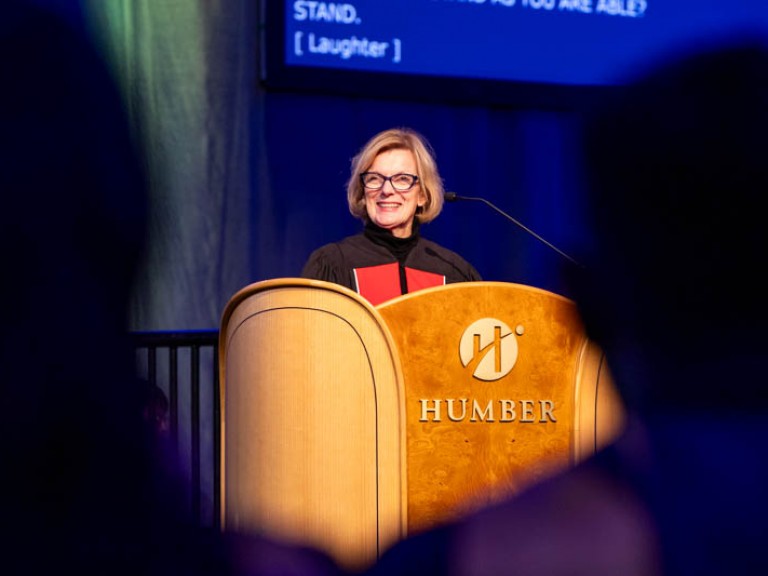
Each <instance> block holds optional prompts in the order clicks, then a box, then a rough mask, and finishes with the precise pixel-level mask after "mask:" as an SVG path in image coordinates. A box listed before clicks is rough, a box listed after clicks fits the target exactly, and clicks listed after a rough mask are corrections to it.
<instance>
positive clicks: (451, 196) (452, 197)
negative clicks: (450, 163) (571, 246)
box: [444, 192, 584, 268]
mask: <svg viewBox="0 0 768 576" xmlns="http://www.w3.org/2000/svg"><path fill="white" fill-rule="evenodd" d="M444 198H445V201H446V202H457V201H459V200H471V201H475V202H482V203H483V204H485V205H486V206H490V207H491V208H493V209H494V210H496V212H498V213H499V214H501V215H502V216H504V218H506V219H507V220H509V221H510V222H512V223H513V224H516V225H517V226H519V227H520V228H522V229H523V230H525V231H526V232H528V234H530V235H531V236H533V237H534V238H536V240H538V241H539V242H543V243H544V244H546V245H547V246H549V247H550V248H551V249H552V250H554V251H555V252H557V253H558V254H560V256H562V257H563V258H565V259H566V260H568V261H569V262H571V263H572V264H575V265H576V266H578V267H579V268H583V267H584V266H582V265H581V264H579V263H578V262H577V261H576V260H574V259H573V258H571V257H570V256H568V254H566V253H565V252H563V251H562V250H560V248H558V247H557V246H555V245H553V244H551V243H549V242H547V241H546V240H545V239H544V238H542V237H541V236H539V235H538V234H536V232H534V231H533V230H531V229H530V228H528V227H527V226H525V225H523V224H522V223H520V222H518V221H517V220H515V219H514V218H512V216H510V215H509V214H507V213H506V212H504V210H502V209H501V208H499V207H498V206H495V205H494V204H492V203H491V202H489V201H488V200H486V199H485V198H479V197H476V196H459V195H458V194H456V192H446V193H445V196H444Z"/></svg>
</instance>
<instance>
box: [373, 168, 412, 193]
mask: <svg viewBox="0 0 768 576" xmlns="http://www.w3.org/2000/svg"><path fill="white" fill-rule="evenodd" d="M387 180H389V183H390V184H391V185H392V188H394V189H395V190H397V191H398V192H407V191H408V190H410V189H411V188H413V187H414V185H415V184H416V182H418V181H419V177H418V176H416V175H414V174H393V175H392V176H384V175H383V174H379V173H378V172H363V173H362V174H360V182H361V183H362V184H363V187H364V188H366V189H368V190H381V189H382V188H384V184H386V182H387Z"/></svg>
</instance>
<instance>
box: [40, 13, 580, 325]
mask: <svg viewBox="0 0 768 576" xmlns="http://www.w3.org/2000/svg"><path fill="white" fill-rule="evenodd" d="M38 1H39V2H45V1H46V0H38ZM47 1H48V2H49V3H51V4H59V3H58V2H56V0H47ZM81 5H82V6H83V10H82V12H83V15H84V20H85V22H86V25H87V26H88V28H89V30H90V31H91V33H92V35H93V37H94V38H95V40H96V41H97V42H98V43H99V45H100V46H101V47H102V49H103V50H104V53H105V55H106V56H107V57H108V58H109V60H110V64H111V66H112V68H113V70H114V73H115V77H116V79H117V81H118V82H119V83H120V85H121V87H122V91H123V93H124V95H125V100H126V108H127V110H128V112H129V113H130V115H131V118H132V121H133V125H134V126H135V129H136V138H137V142H138V143H139V145H140V146H141V147H142V149H143V153H144V156H145V158H146V163H147V166H148V169H149V171H150V176H151V186H152V222H151V227H150V229H151V230H150V238H149V249H148V252H147V258H146V265H145V269H144V273H143V274H142V276H141V278H140V279H139V282H138V284H137V287H136V291H135V298H134V306H133V310H132V314H131V323H132V327H133V328H134V329H136V330H187V329H209V328H218V325H219V320H220V315H221V312H222V311H223V309H224V307H225V305H226V303H227V301H228V300H229V298H230V297H231V296H232V295H233V294H234V293H235V292H236V291H237V290H238V289H240V288H242V287H243V286H245V285H247V284H249V283H251V282H256V281H260V280H265V279H270V278H279V277H289V276H298V275H299V274H300V272H301V267H302V265H303V263H304V260H305V259H306V258H307V256H308V255H309V253H310V252H311V250H312V249H314V248H316V247H318V246H320V245H321V244H324V243H326V242H330V241H333V240H336V239H339V238H341V237H343V236H345V235H348V234H353V233H355V232H356V231H358V230H359V229H360V226H361V224H360V223H359V222H358V221H356V220H354V219H353V218H352V216H350V214H349V213H348V210H347V207H346V197H345V190H344V183H345V181H346V178H347V176H348V170H349V161H350V159H351V157H352V155H353V154H354V153H355V152H356V151H357V149H358V148H359V147H360V146H361V145H362V144H363V143H364V142H365V141H366V140H367V139H368V138H369V137H370V136H372V135H373V134H374V133H375V132H377V131H379V130H382V129H385V128H389V127H392V126H396V125H407V126H411V127H413V128H415V129H417V130H419V131H421V132H422V133H423V134H424V135H425V136H426V137H427V138H428V139H429V140H430V141H431V143H432V145H433V146H434V148H435V151H436V153H437V158H438V162H439V165H440V167H441V170H442V173H443V176H444V179H445V183H446V189H448V190H452V191H455V192H457V193H458V194H460V195H464V196H482V197H484V198H486V199H488V200H489V201H491V202H493V203H494V204H496V205H497V206H499V207H500V208H501V209H502V210H504V211H506V212H508V213H509V214H510V215H512V216H514V217H515V218H516V219H518V220H519V221H521V222H522V223H524V224H525V225H526V226H528V227H529V228H531V229H532V230H534V231H535V232H537V233H538V234H540V235H541V236H543V237H544V238H546V239H547V240H549V241H550V242H552V243H553V244H555V245H557V246H558V247H560V248H561V249H563V250H565V251H566V252H568V251H569V246H570V244H571V241H572V240H573V238H574V237H578V235H579V234H580V233H581V231H582V228H583V224H582V223H581V222H580V212H581V210H582V209H583V206H582V202H581V199H580V195H581V194H580V190H579V185H578V182H579V174H578V170H579V165H580V162H579V158H578V157H579V148H578V140H577V136H578V120H579V119H578V118H577V117H575V116H574V115H573V114H568V113H565V112H555V111H547V110H531V109H528V110H516V109H512V108H503V107H499V106H482V105H477V106H468V105H449V104H445V103H441V95H440V94H439V93H436V94H435V95H434V96H435V97H434V102H429V103H426V102H423V101H407V100H390V99H376V98H352V97H339V96H331V95H327V94H310V93H294V94H291V93H272V92H266V91H265V90H264V89H263V88H262V87H261V86H260V85H259V83H258V64H257V63H258V58H259V53H258V50H259V46H258V42H257V34H258V22H257V15H258V2H257V1H256V0H228V1H227V2H210V1H209V0H159V1H158V0H110V2H103V1H100V0H83V1H82V2H81ZM423 233H424V235H425V236H428V237H430V238H432V239H434V240H436V241H437V242H440V243H441V244H444V245H445V246H447V247H449V248H452V249H454V250H456V251H458V252H459V253H461V254H463V255H464V256H465V257H466V258H467V259H469V260H470V261H471V262H472V263H473V264H474V265H475V266H476V267H477V269H478V270H479V271H480V273H481V274H482V275H483V277H484V278H485V279H487V280H494V281H505V282H519V283H523V284H529V285H533V286H537V287H540V288H544V289H547V290H551V291H554V292H558V293H561V294H564V295H566V296H567V295H568V294H567V287H566V286H565V285H564V284H563V282H562V281H561V280H560V275H559V268H560V267H561V265H562V264H563V263H564V262H565V261H564V259H563V258H562V257H560V256H559V255H558V254H556V253H555V252H553V251H552V250H551V249H549V248H548V247H546V246H545V245H544V244H542V243H541V242H539V241H538V240H536V239H535V238H533V237H531V236H529V235H527V234H526V233H525V232H524V231H522V230H520V229H519V228H517V227H516V226H515V225H514V224H512V223H511V222H509V221H508V220H506V219H504V218H503V217H502V216H501V215H499V214H497V213H496V212H494V211H492V210H491V209H490V208H489V207H487V206H485V205H483V204H481V203H454V204H446V206H445V209H444V212H443V214H442V215H441V216H440V217H439V218H438V219H437V220H436V221H434V222H433V223H431V224H429V225H427V226H425V227H424V228H423Z"/></svg>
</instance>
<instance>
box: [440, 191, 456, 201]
mask: <svg viewBox="0 0 768 576" xmlns="http://www.w3.org/2000/svg"><path fill="white" fill-rule="evenodd" d="M443 198H445V201H446V202H455V201H456V200H458V199H459V196H458V194H456V192H446V193H445V194H443Z"/></svg>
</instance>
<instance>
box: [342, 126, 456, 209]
mask: <svg viewBox="0 0 768 576" xmlns="http://www.w3.org/2000/svg"><path fill="white" fill-rule="evenodd" d="M398 149H400V150H410V151H411V152H412V153H413V156H414V158H415V159H416V172H417V174H416V175H417V176H418V177H419V183H418V185H420V186H421V191H422V192H423V194H424V198H425V199H426V200H425V202H424V206H421V207H420V208H419V209H417V210H416V219H417V220H418V221H419V222H420V223H425V222H431V221H432V220H434V219H435V218H437V215H438V214H440V212H441V211H442V209H443V201H444V200H443V195H444V193H445V191H444V189H443V179H442V178H441V177H440V173H439V172H438V171H437V162H435V153H434V151H433V150H432V146H431V145H430V144H429V142H428V141H427V139H426V138H424V137H423V136H422V135H421V134H419V133H418V132H416V131H415V130H412V129H410V128H391V129H389V130H384V131H383V132H379V133H378V134H376V135H375V136H374V137H373V138H371V139H370V140H368V142H367V143H366V144H365V146H363V147H362V148H361V149H360V151H359V152H358V153H357V154H356V155H355V156H354V158H352V170H351V174H350V176H349V180H348V181H347V203H348V204H349V211H350V212H351V213H352V215H353V216H355V217H356V218H360V219H361V220H363V221H368V211H367V210H366V207H365V190H364V189H363V184H362V182H360V174H362V173H363V172H366V171H367V170H368V169H369V168H370V167H371V165H372V164H373V162H374V160H375V159H376V156H378V155H379V154H381V153H382V152H386V151H387V150H398Z"/></svg>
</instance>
